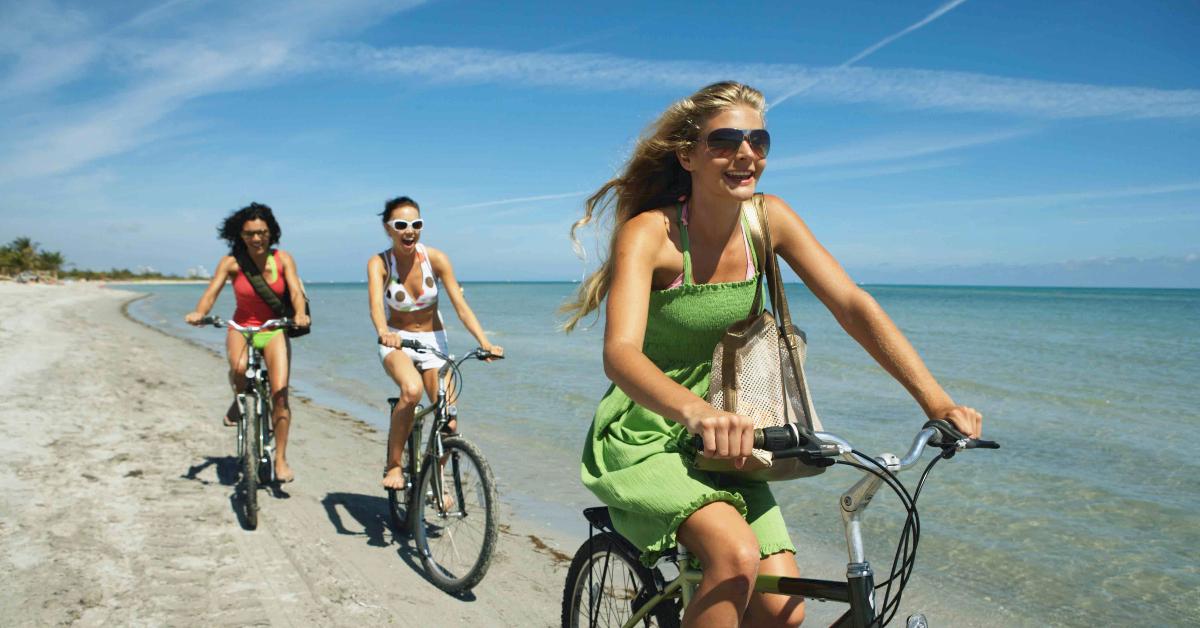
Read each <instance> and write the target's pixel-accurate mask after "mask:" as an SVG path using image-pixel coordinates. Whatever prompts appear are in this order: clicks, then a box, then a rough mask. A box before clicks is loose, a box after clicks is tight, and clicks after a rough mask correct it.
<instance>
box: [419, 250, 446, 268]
mask: <svg viewBox="0 0 1200 628" xmlns="http://www.w3.org/2000/svg"><path fill="white" fill-rule="evenodd" d="M425 254H426V255H428V256H429V262H430V263H431V264H433V266H434V268H438V269H440V268H445V267H446V266H447V265H449V264H450V256H449V255H446V254H445V253H444V252H443V251H442V250H441V249H435V248H433V247H432V246H429V245H425Z"/></svg>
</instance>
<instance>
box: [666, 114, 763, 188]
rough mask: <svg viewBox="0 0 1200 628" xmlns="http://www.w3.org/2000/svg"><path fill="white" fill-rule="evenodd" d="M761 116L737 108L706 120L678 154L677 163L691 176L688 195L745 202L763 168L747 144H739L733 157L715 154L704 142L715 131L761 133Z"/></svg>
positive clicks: (717, 152)
mask: <svg viewBox="0 0 1200 628" xmlns="http://www.w3.org/2000/svg"><path fill="white" fill-rule="evenodd" d="M764 126H765V125H764V124H763V117H762V114H760V113H759V112H758V110H757V109H755V108H753V107H750V106H747V105H737V106H734V107H731V108H729V109H726V110H724V111H722V112H720V113H718V114H717V115H715V116H713V117H711V118H709V119H708V120H706V121H705V122H704V124H703V125H702V126H701V128H700V132H699V135H698V136H697V137H698V138H699V139H698V140H697V141H696V143H695V144H694V145H693V146H692V147H691V149H689V150H687V151H683V152H680V153H679V163H680V165H682V166H683V169H684V170H687V171H688V172H690V173H691V174H692V195H693V196H701V197H704V198H711V199H731V200H737V201H739V202H740V201H745V200H749V199H750V198H752V197H753V196H754V189H755V186H756V185H757V184H758V180H759V179H760V178H761V177H762V173H763V170H764V169H765V168H766V166H767V158H766V157H760V156H759V155H758V154H757V153H756V152H755V151H754V150H753V149H752V148H751V147H750V143H749V142H746V141H743V142H742V143H741V145H740V146H738V148H737V150H736V151H735V152H734V153H733V154H725V153H724V152H721V151H715V150H713V149H711V148H710V147H709V146H708V143H707V141H706V139H707V138H708V135H709V133H712V132H713V130H715V129H722V128H733V129H761V128H764Z"/></svg>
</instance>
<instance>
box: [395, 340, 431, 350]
mask: <svg viewBox="0 0 1200 628" xmlns="http://www.w3.org/2000/svg"><path fill="white" fill-rule="evenodd" d="M400 347H401V348H403V349H412V350H413V351H420V350H422V349H424V348H425V345H423V344H421V341H419V340H413V339H411V338H403V339H401V340H400Z"/></svg>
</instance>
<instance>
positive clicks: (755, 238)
mask: <svg viewBox="0 0 1200 628" xmlns="http://www.w3.org/2000/svg"><path fill="white" fill-rule="evenodd" d="M759 196H761V195H759V194H755V195H754V198H755V205H756V207H755V210H754V211H746V206H745V203H743V204H742V216H743V217H744V218H745V219H746V226H747V227H748V228H749V229H748V230H749V232H750V245H751V248H752V249H753V250H754V257H755V258H756V259H755V270H757V271H758V282H757V283H756V284H755V290H754V303H753V304H752V305H751V306H750V314H749V316H750V317H753V316H758V313H759V312H761V311H762V309H763V302H762V296H763V281H765V280H766V278H767V277H768V276H769V274H768V271H769V270H770V268H769V265H770V262H769V261H767V259H768V258H770V257H774V256H773V255H769V254H768V252H769V251H770V250H771V249H770V238H769V234H766V233H765V229H764V228H763V225H764V223H765V221H764V220H763V216H761V215H760V214H759V212H758V208H757V199H758V198H759Z"/></svg>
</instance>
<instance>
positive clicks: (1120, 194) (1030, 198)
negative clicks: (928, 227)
mask: <svg viewBox="0 0 1200 628" xmlns="http://www.w3.org/2000/svg"><path fill="white" fill-rule="evenodd" d="M1196 191H1200V181H1185V182H1182V183H1166V184H1158V185H1142V186H1131V187H1124V188H1109V189H1105V190H1083V191H1077V192H1054V193H1050V194H1014V195H1007V196H990V197H986V198H967V199H959V200H948V201H925V202H913V203H895V204H891V205H882V206H879V207H878V209H913V208H933V207H963V208H966V207H991V206H1005V207H1016V206H1035V207H1036V206H1046V205H1055V204H1060V203H1077V202H1080V201H1097V200H1109V199H1118V198H1137V197H1142V196H1158V195H1163V194H1178V193H1186V192H1196Z"/></svg>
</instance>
